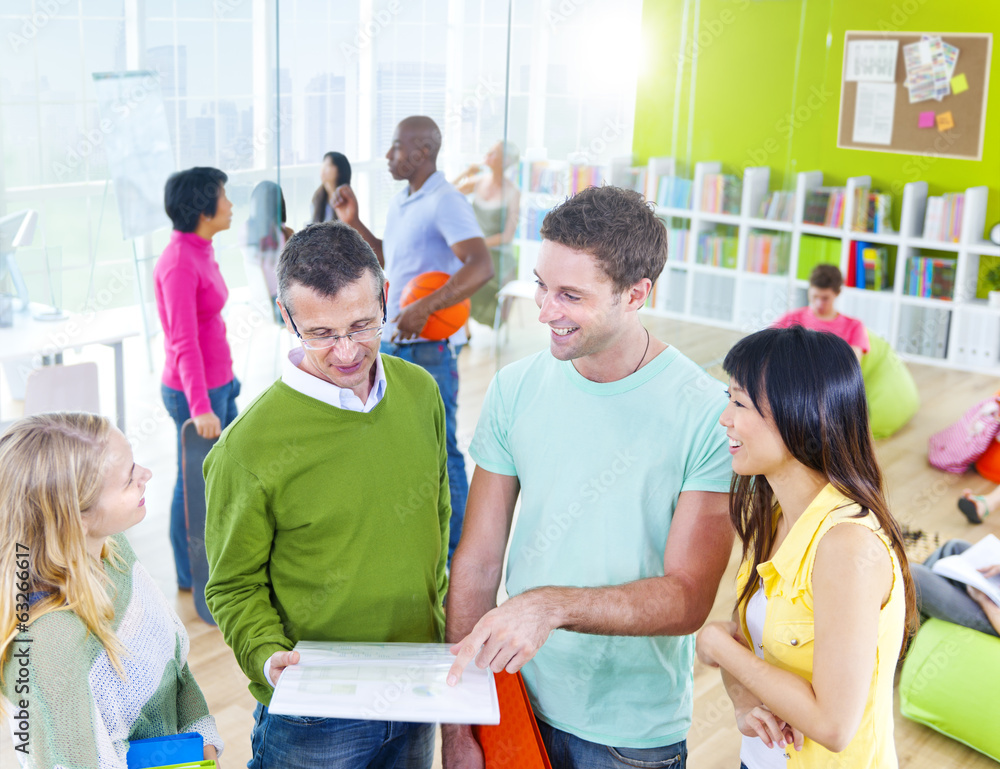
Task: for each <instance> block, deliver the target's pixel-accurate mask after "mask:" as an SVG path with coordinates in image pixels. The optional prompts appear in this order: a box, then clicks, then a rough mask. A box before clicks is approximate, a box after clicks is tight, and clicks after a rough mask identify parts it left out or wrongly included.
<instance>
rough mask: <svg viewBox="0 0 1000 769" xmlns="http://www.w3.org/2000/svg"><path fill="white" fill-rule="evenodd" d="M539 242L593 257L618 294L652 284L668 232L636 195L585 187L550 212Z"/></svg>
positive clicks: (660, 265)
mask: <svg viewBox="0 0 1000 769" xmlns="http://www.w3.org/2000/svg"><path fill="white" fill-rule="evenodd" d="M541 234H542V239H543V240H551V241H552V242H553V243H559V244H560V245H563V246H566V247H568V248H572V249H574V250H575V251H585V252H586V253H588V254H590V255H591V256H593V257H594V258H595V259H596V260H597V262H598V264H599V265H600V267H601V269H602V270H603V271H604V273H605V275H607V276H608V277H609V278H610V279H611V282H612V284H614V287H615V290H616V291H625V290H627V289H628V288H630V287H631V286H634V285H635V284H636V283H638V282H639V281H640V280H642V279H643V278H649V279H650V280H651V281H654V282H655V281H656V279H657V278H658V277H659V276H660V272H662V271H663V265H664V263H665V262H666V261H667V228H666V227H665V226H664V224H663V222H662V221H661V220H660V219H658V218H657V217H656V214H654V213H653V209H652V207H651V206H650V205H649V204H648V203H647V202H646V201H645V199H644V198H643V197H642V195H640V194H639V193H638V192H634V191H632V190H626V189H622V188H621V187H611V186H604V187H588V188H587V189H585V190H583V191H582V192H579V193H577V194H576V195H574V196H573V197H571V198H569V199H567V200H566V201H564V202H563V203H560V204H559V205H558V206H556V207H555V208H553V209H552V210H551V211H549V213H548V214H547V215H546V217H545V221H543V222H542V233H541Z"/></svg>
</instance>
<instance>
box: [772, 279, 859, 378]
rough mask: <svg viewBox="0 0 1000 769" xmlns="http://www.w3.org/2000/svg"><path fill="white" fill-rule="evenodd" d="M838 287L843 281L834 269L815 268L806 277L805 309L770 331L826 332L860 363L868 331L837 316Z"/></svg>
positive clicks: (854, 321) (787, 316) (786, 316)
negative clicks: (792, 328)
mask: <svg viewBox="0 0 1000 769" xmlns="http://www.w3.org/2000/svg"><path fill="white" fill-rule="evenodd" d="M842 285H844V277H843V275H841V274H840V270H839V269H837V268H836V267H835V266H834V265H832V264H819V265H816V267H815V268H814V269H813V271H812V273H811V274H810V275H809V292H808V294H807V296H808V298H809V304H808V306H806V307H800V308H799V309H798V310H792V311H791V312H789V313H785V314H784V315H782V316H781V317H780V318H778V320H776V321H775V322H774V323H772V324H771V327H772V328H788V327H790V326H803V327H805V328H809V329H812V330H813V331H828V332H830V333H831V334H836V335H837V336H839V337H840V338H841V339H843V340H844V341H845V342H847V343H848V344H849V345H850V346H851V349H852V350H854V354H855V355H857V356H858V360H861V356H862V355H864V354H865V353H866V352H868V349H869V348H870V347H871V345H870V344H869V342H868V330H867V329H866V328H865V324H864V323H862V322H861V321H860V320H858V319H857V318H851V317H849V316H847V315H841V314H840V313H839V312H837V308H836V307H834V303H835V302H836V301H837V297H838V296H839V295H840V287H841V286H842Z"/></svg>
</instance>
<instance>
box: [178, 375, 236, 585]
mask: <svg viewBox="0 0 1000 769" xmlns="http://www.w3.org/2000/svg"><path fill="white" fill-rule="evenodd" d="M160 393H161V395H162V396H163V405H164V406H166V408H167V413H168V414H170V416H171V418H172V419H173V420H174V423H175V424H176V425H177V482H176V483H175V484H174V498H173V500H172V501H171V502H170V546H171V547H172V548H173V549H174V566H175V567H176V568H177V587H179V588H181V589H184V590H190V589H191V561H190V559H189V558H188V536H187V521H186V520H185V518H184V468H183V467H182V465H181V428H182V427H183V426H184V423H185V422H186V421H187V420H188V419H190V418H191V411H190V410H189V409H188V402H187V398H186V397H185V395H184V393H183V392H182V391H181V390H174V389H173V388H171V387H167V386H166V385H165V384H161V385H160ZM239 394H240V380H239V379H237V378H236V377H233V379H232V381H231V382H229V383H228V384H224V385H222V386H221V387H213V388H212V389H211V390H209V391H208V400H209V402H210V403H211V405H212V413H214V414H215V415H216V416H217V417H218V418H219V421H220V422H221V423H222V429H223V430H225V429H226V427H227V426H228V425H229V423H230V422H232V421H233V420H234V419H236V396H237V395H239Z"/></svg>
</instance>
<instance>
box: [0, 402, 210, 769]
mask: <svg viewBox="0 0 1000 769" xmlns="http://www.w3.org/2000/svg"><path fill="white" fill-rule="evenodd" d="M150 475H151V473H150V472H149V470H147V469H146V468H144V467H141V466H140V465H137V464H135V462H134V461H133V459H132V449H131V448H130V447H129V444H128V441H127V440H126V439H125V436H124V435H122V434H121V432H120V431H119V430H117V429H116V428H115V427H113V426H112V425H111V423H110V422H109V421H108V420H107V419H105V418H104V417H100V416H97V415H95V414H72V413H60V414H39V415H36V416H31V417H26V418H24V419H21V420H20V421H18V422H15V423H14V424H13V425H12V426H11V427H10V428H8V430H7V432H5V433H4V434H3V436H2V437H0V531H2V533H3V536H2V537H0V557H2V559H3V564H4V566H3V568H2V569H0V670H2V691H3V703H2V704H3V710H4V711H5V713H6V715H7V716H8V717H12V718H13V717H14V716H15V714H17V713H18V712H20V711H21V710H27V711H28V713H29V714H30V721H29V723H30V726H29V728H28V730H27V731H28V733H29V736H30V740H29V745H28V748H27V750H24V751H21V750H18V751H17V752H16V755H17V756H18V760H19V761H20V762H21V766H25V767H39V769H41V768H43V767H45V768H47V767H52V766H87V767H97V766H100V767H102V768H105V769H126V761H127V758H126V754H127V752H128V749H129V742H130V741H131V740H138V739H145V738H149V737H164V736H167V735H173V734H178V733H186V732H197V733H199V734H200V735H201V736H202V739H203V741H204V757H205V758H206V759H215V758H216V754H217V752H218V753H221V752H222V740H221V739H220V738H219V733H218V731H217V729H216V726H215V719H214V718H212V716H211V715H209V712H208V707H207V705H206V704H205V698H204V697H203V696H202V693H201V690H200V689H199V688H198V684H197V683H196V682H195V680H194V677H193V676H192V675H191V670H190V669H189V668H188V664H187V655H188V647H189V643H188V637H187V633H186V632H185V630H184V625H183V624H182V623H181V620H180V618H179V617H178V616H177V614H176V613H175V612H174V610H173V609H172V608H170V605H169V604H168V602H167V600H166V598H165V597H164V596H163V594H162V593H161V592H160V591H159V589H158V588H157V587H156V585H155V584H154V582H153V580H152V578H151V577H150V576H149V573H148V572H147V571H146V570H145V569H144V568H143V566H142V564H140V563H139V562H138V561H137V560H136V556H135V553H134V552H133V550H132V548H131V547H130V546H129V543H128V540H127V539H126V538H125V536H124V535H123V534H122V532H124V531H125V530H126V529H128V528H130V527H132V526H134V525H135V524H137V523H138V522H139V521H141V520H142V519H143V518H144V517H145V515H146V507H145V497H144V494H145V489H146V483H147V482H148V481H149V478H150ZM25 583H28V585H30V587H27V586H26V585H25ZM22 623H23V625H24V626H26V627H22V626H21V625H22ZM28 639H30V641H29V640H28ZM15 655H17V656H15ZM19 679H20V680H21V682H22V683H21V684H20V685H19V684H18V680H19ZM24 679H27V682H28V683H27V684H26V685H27V687H28V688H25V684H24ZM23 700H27V702H28V704H27V705H24V704H22V701H23ZM22 718H23V717H22ZM15 721H16V719H15ZM22 731H24V730H23V729H22ZM20 742H22V741H20V740H19V739H18V738H16V737H15V746H16V745H18V744H20ZM164 763H173V762H172V761H164Z"/></svg>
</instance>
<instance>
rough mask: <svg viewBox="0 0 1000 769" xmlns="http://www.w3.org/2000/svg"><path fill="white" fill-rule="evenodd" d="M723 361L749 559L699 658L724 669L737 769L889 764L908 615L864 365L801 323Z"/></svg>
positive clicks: (910, 595) (739, 518)
mask: <svg viewBox="0 0 1000 769" xmlns="http://www.w3.org/2000/svg"><path fill="white" fill-rule="evenodd" d="M724 367H725V370H726V371H727V372H728V373H729V376H730V382H729V405H728V406H727V407H726V409H725V410H724V411H723V412H722V416H721V418H720V420H719V421H720V422H721V423H722V425H723V426H725V427H726V432H727V434H728V436H729V446H730V452H731V453H732V455H733V472H734V473H735V474H736V476H735V477H734V479H733V488H732V493H731V497H730V516H731V518H732V521H733V525H734V527H735V528H736V532H737V534H738V535H739V537H740V540H741V541H742V543H743V563H742V566H741V568H740V571H739V576H738V577H737V593H738V596H739V597H738V599H737V608H736V611H735V612H734V614H733V619H734V621H733V622H711V623H708V624H707V625H705V627H704V628H702V630H701V631H700V632H699V633H698V639H697V650H698V656H699V658H700V659H701V660H702V662H704V663H706V664H708V665H713V666H717V667H720V668H722V677H723V681H724V683H725V685H726V691H727V692H728V694H729V696H730V698H731V699H732V701H733V704H734V705H735V709H736V720H737V724H738V726H739V729H740V732H742V733H743V735H744V738H743V745H742V749H741V752H740V756H741V760H742V761H743V763H744V765H745V766H746V767H749V769H767V768H770V767H786V766H787V767H789V769H794V768H795V767H831V768H832V767H844V766H850V767H880V768H881V767H895V766H897V760H896V749H895V745H894V743H893V735H892V732H893V704H892V703H893V694H892V683H893V674H894V672H895V668H896V661H897V659H898V657H899V654H900V650H901V648H902V646H903V641H904V638H905V637H906V636H907V633H908V632H909V631H911V629H912V628H914V626H915V621H916V608H915V604H914V591H913V583H912V580H911V578H910V573H909V569H908V568H907V562H906V556H905V555H904V553H903V541H902V536H901V534H900V531H899V526H898V525H897V524H896V522H895V520H894V519H893V517H892V515H891V514H890V513H889V509H888V506H887V504H886V501H885V492H884V489H883V482H882V473H881V471H880V469H879V466H878V461H877V460H876V457H875V450H874V446H873V442H872V437H871V433H870V431H869V428H868V408H867V403H866V401H865V388H864V383H863V381H862V379H861V370H860V366H859V365H858V361H857V359H856V358H855V356H854V355H853V354H852V352H851V349H850V347H849V346H848V345H847V344H846V343H845V342H844V341H843V340H841V339H839V338H837V337H835V336H833V335H831V334H822V333H816V332H814V331H809V330H806V329H803V328H800V327H795V328H790V329H767V330H764V331H760V332H758V333H756V334H752V335H750V336H748V337H746V338H744V339H743V340H741V341H740V342H737V344H736V345H735V346H734V347H733V348H732V349H731V350H730V351H729V353H728V355H727V356H726V359H725V363H724Z"/></svg>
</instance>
